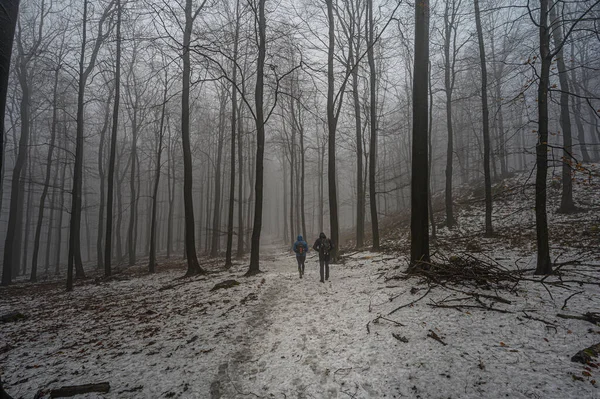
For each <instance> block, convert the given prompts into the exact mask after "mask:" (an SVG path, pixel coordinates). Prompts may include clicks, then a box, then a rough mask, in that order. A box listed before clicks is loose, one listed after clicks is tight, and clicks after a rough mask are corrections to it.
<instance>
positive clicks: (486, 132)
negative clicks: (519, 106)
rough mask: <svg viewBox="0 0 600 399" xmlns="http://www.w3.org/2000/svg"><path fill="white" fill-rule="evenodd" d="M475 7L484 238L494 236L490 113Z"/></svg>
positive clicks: (477, 2) (481, 36)
mask: <svg viewBox="0 0 600 399" xmlns="http://www.w3.org/2000/svg"><path fill="white" fill-rule="evenodd" d="M473 4H474V7H475V25H476V26H477V41H478V43H479V60H480V64H481V108H482V118H483V174H484V186H485V236H486V237H491V236H492V235H493V234H494V230H493V229H492V177H491V174H490V111H489V108H488V98H487V66H486V62H487V61H486V58H485V44H484V42H483V30H482V28H481V15H480V14H481V13H480V11H479V0H474V1H473Z"/></svg>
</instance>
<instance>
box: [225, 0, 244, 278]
mask: <svg viewBox="0 0 600 399" xmlns="http://www.w3.org/2000/svg"><path fill="white" fill-rule="evenodd" d="M239 10H240V0H237V1H236V6H235V14H236V15H235V16H236V24H235V34H234V37H233V65H232V76H231V80H232V85H231V159H230V166H229V167H230V169H231V170H230V171H229V172H230V175H229V176H230V177H229V209H228V215H227V216H228V218H227V250H226V252H225V267H231V266H233V263H232V262H231V255H232V252H233V217H234V215H233V212H234V205H235V131H236V128H237V58H238V41H239V32H240V22H239V21H240V17H239V13H240V11H239ZM238 140H239V138H238ZM241 199H242V197H240V198H239V201H241Z"/></svg>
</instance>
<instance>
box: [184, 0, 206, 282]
mask: <svg viewBox="0 0 600 399" xmlns="http://www.w3.org/2000/svg"><path fill="white" fill-rule="evenodd" d="M205 3H206V2H203V3H202V6H200V8H198V9H197V10H196V12H195V13H194V14H193V15H192V0H186V2H185V28H184V32H183V76H182V78H183V82H182V83H183V87H182V94H181V146H182V148H183V202H184V210H185V243H186V245H185V250H186V257H187V264H188V269H187V273H186V276H193V275H197V274H204V273H205V271H204V269H202V268H201V267H200V264H199V263H198V257H197V255H196V238H195V233H196V232H195V230H194V199H193V193H192V183H193V178H192V153H191V149H190V76H191V67H190V40H191V36H192V25H193V24H194V19H195V18H196V17H197V16H198V13H199V12H200V10H201V9H202V7H203V6H204V4H205Z"/></svg>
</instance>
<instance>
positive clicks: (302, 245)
mask: <svg viewBox="0 0 600 399" xmlns="http://www.w3.org/2000/svg"><path fill="white" fill-rule="evenodd" d="M292 249H293V250H294V252H295V253H296V261H298V273H300V278H302V276H304V262H306V253H307V252H308V243H307V242H306V241H304V239H303V238H302V236H301V235H299V236H298V240H297V241H296V242H295V243H294V246H293V247H292Z"/></svg>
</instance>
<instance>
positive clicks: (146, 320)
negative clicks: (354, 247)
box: [0, 252, 600, 398]
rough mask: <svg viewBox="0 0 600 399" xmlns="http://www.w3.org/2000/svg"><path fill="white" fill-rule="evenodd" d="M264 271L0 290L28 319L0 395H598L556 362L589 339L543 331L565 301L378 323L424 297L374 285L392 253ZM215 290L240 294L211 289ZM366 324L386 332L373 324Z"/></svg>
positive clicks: (392, 283)
mask: <svg viewBox="0 0 600 399" xmlns="http://www.w3.org/2000/svg"><path fill="white" fill-rule="evenodd" d="M265 258H267V259H266V261H265V262H264V263H263V269H264V270H265V272H264V273H262V274H260V275H258V276H256V277H250V278H246V277H241V275H242V274H243V272H244V266H243V265H238V266H235V267H234V269H232V270H231V271H230V272H221V273H216V274H211V275H209V277H198V278H195V279H192V280H175V279H176V278H177V277H179V276H180V275H182V274H183V269H171V270H168V271H163V272H161V273H158V274H156V275H152V276H133V277H131V278H130V279H124V280H122V281H118V280H117V281H111V282H108V283H101V284H99V285H95V284H88V285H85V286H79V287H77V288H76V290H75V292H73V293H70V294H68V293H65V292H64V290H63V288H62V287H51V288H48V289H45V290H44V289H41V290H40V291H38V292H34V291H33V290H31V289H30V288H28V287H27V286H24V287H22V288H19V289H18V290H16V291H17V292H14V291H13V292H12V294H11V295H7V291H2V297H1V299H2V305H0V313H6V312H8V311H13V310H19V311H21V312H23V313H25V314H27V315H28V316H29V317H28V318H27V319H26V320H24V321H20V322H14V323H7V324H4V325H2V326H1V334H0V348H3V349H2V350H1V352H3V353H2V354H1V355H0V361H1V364H2V372H3V379H4V380H5V383H6V388H7V390H8V391H9V392H10V393H11V394H12V395H13V396H14V397H15V398H21V397H23V398H31V397H33V396H34V395H35V393H36V392H37V391H38V390H39V389H42V388H56V387H59V386H63V385H76V384H84V383H91V382H101V381H109V382H110V384H111V391H110V393H109V394H105V395H102V396H99V395H98V396H97V395H88V397H106V398H159V397H181V398H219V397H220V398H237V397H239V398H243V397H275V398H283V397H285V398H292V397H293V398H296V397H299V398H338V397H339V398H344V397H354V398H368V397H370V398H383V397H388V398H400V397H409V398H412V397H414V398H418V397H421V398H482V397H489V398H496V397H509V398H520V397H523V398H526V397H529V398H531V397H533V398H598V397H600V389H598V388H597V386H596V385H594V384H593V383H592V380H594V379H596V378H597V377H598V372H597V370H591V373H590V374H591V377H589V376H585V375H583V374H582V373H583V372H584V371H586V370H584V368H583V365H580V364H577V363H572V362H571V361H570V358H571V356H572V355H574V354H575V353H576V352H577V351H579V350H581V349H583V348H585V347H588V346H590V345H592V344H595V343H597V342H598V341H600V327H595V326H593V325H592V324H590V323H586V322H584V321H580V320H563V319H559V318H556V313H557V312H561V310H560V307H561V306H562V304H563V301H564V299H565V298H566V296H568V295H570V292H569V291H565V290H556V291H555V292H553V298H551V297H550V296H549V294H548V292H546V290H545V289H544V288H543V287H542V286H541V285H540V284H539V283H534V282H530V283H523V284H522V286H521V287H520V288H519V290H518V291H517V292H518V296H517V295H511V296H507V298H508V299H510V300H512V304H511V305H502V306H501V305H497V306H498V307H499V308H502V309H504V310H507V311H510V312H511V313H506V314H502V313H497V312H489V311H480V310H473V311H470V312H469V311H463V312H460V311H457V310H454V309H437V308H432V307H430V306H429V305H428V303H431V301H432V300H435V301H439V300H441V299H442V298H444V297H447V296H448V295H450V294H448V293H447V292H445V291H443V290H439V291H438V290H433V291H432V292H431V293H430V294H429V295H428V296H427V297H425V298H424V299H423V300H421V301H419V302H417V303H416V304H415V305H414V306H409V307H405V308H403V309H401V310H399V311H398V312H396V313H393V314H392V315H389V316H388V313H389V312H390V311H391V310H393V309H395V308H396V307H398V306H400V305H402V304H406V303H410V302H412V301H414V300H415V299H417V298H419V297H420V296H421V295H422V294H423V292H424V291H423V289H424V287H420V286H418V285H417V284H416V281H413V280H388V281H387V282H385V278H386V276H390V275H393V274H394V273H397V272H398V270H402V269H404V266H405V264H404V261H403V260H402V259H399V258H398V257H397V256H391V255H386V254H379V255H375V256H372V254H369V253H363V252H361V253H356V254H354V255H352V256H351V257H350V258H348V260H347V261H346V263H345V264H343V265H334V266H332V269H331V278H330V281H329V282H327V283H325V284H321V283H320V282H319V281H318V280H319V276H318V266H317V264H316V262H315V260H314V259H310V260H309V262H308V265H307V269H306V275H305V278H304V279H299V278H298V275H297V271H296V265H295V260H294V259H293V258H292V257H291V256H290V255H288V254H286V253H282V252H280V253H273V254H271V255H268V256H265ZM396 266H400V269H396V268H395V267H396ZM230 278H235V279H236V280H238V281H239V282H240V283H241V284H240V285H239V286H236V287H233V288H230V289H223V290H218V291H213V292H211V291H210V288H212V287H213V286H214V284H215V283H217V282H220V281H223V280H225V279H230ZM174 280H175V281H174ZM174 284H180V285H177V286H175V287H174V288H168V289H163V290H162V291H160V289H161V288H164V287H168V286H169V285H174ZM413 287H416V288H417V289H418V292H415V290H413V293H412V294H411V288H413ZM419 288H420V289H419ZM551 289H552V288H551ZM579 291H585V292H584V293H582V294H579V295H576V296H575V297H573V298H572V299H570V300H569V302H568V309H567V312H568V310H569V309H572V310H573V311H576V312H577V313H583V312H586V311H594V310H597V307H598V304H599V303H600V290H599V289H598V287H591V288H590V287H582V288H580V289H579ZM457 296H460V294H457ZM523 312H526V313H527V314H528V315H529V316H533V317H537V318H540V319H544V320H546V321H549V322H552V323H555V324H556V327H555V328H548V327H547V326H546V324H545V323H544V322H540V321H535V320H531V319H525V318H524V317H523V316H524V313H523ZM562 312H563V313H564V312H565V311H562ZM378 315H382V316H384V317H385V319H389V320H393V322H391V321H388V320H385V319H379V320H378V321H377V322H374V321H373V320H374V319H376V318H377V316H378ZM397 323H401V325H400V324H397ZM367 324H369V331H368V330H367ZM429 330H433V331H435V332H436V333H437V335H438V336H439V337H441V338H442V340H443V341H444V342H445V343H446V344H447V345H446V346H444V345H442V344H441V343H440V342H438V341H436V340H434V339H431V338H428V337H427V335H428V333H429ZM392 334H396V336H399V337H405V338H406V339H407V340H408V342H406V343H404V342H401V341H399V340H398V339H396V338H395V337H394V336H393V335H392ZM7 345H8V346H7ZM573 375H575V376H577V377H583V381H579V380H575V379H574V378H573Z"/></svg>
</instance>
